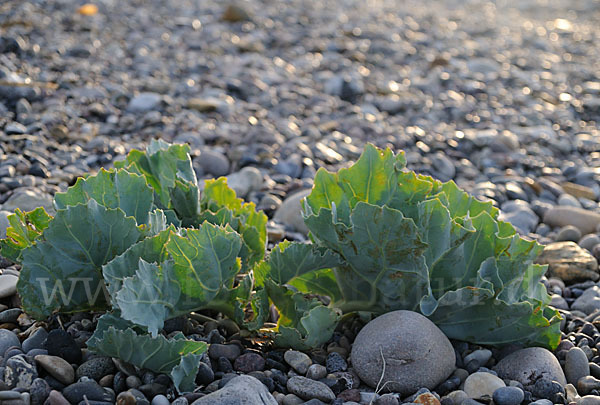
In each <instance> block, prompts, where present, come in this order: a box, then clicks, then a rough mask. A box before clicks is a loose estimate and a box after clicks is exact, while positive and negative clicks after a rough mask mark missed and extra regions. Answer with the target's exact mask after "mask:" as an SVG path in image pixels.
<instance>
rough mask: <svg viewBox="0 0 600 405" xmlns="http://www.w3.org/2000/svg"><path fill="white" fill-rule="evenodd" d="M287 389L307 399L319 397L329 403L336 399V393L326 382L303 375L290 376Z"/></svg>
mask: <svg viewBox="0 0 600 405" xmlns="http://www.w3.org/2000/svg"><path fill="white" fill-rule="evenodd" d="M287 389H288V391H289V392H291V393H292V394H295V395H297V396H299V397H300V398H302V399H304V400H306V401H310V400H311V399H318V400H319V401H323V402H327V403H329V402H331V401H333V400H334V399H335V394H334V393H333V391H332V390H331V388H329V387H328V386H327V385H325V383H322V382H320V381H315V380H311V379H310V378H306V377H302V376H293V377H292V378H290V379H289V380H288V382H287Z"/></svg>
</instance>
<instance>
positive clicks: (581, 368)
mask: <svg viewBox="0 0 600 405" xmlns="http://www.w3.org/2000/svg"><path fill="white" fill-rule="evenodd" d="M565 375H566V377H567V382H568V383H569V384H573V385H577V381H579V379H580V378H581V377H585V376H588V375H590V363H589V362H588V358H587V356H586V355H585V352H584V351H583V350H581V349H580V348H579V347H572V348H571V349H569V351H568V352H567V356H566V358H565Z"/></svg>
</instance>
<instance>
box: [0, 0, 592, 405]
mask: <svg viewBox="0 0 600 405" xmlns="http://www.w3.org/2000/svg"><path fill="white" fill-rule="evenodd" d="M96 4H97V6H98V12H97V14H95V15H92V16H88V15H82V14H81V13H78V8H79V6H80V5H81V4H80V3H79V2H74V1H71V0H68V1H67V0H57V1H44V0H38V1H31V0H29V1H27V0H4V1H3V2H1V3H0V140H1V143H0V204H2V205H1V207H0V208H1V211H0V236H4V235H3V232H5V229H6V226H7V224H6V215H7V214H8V213H9V212H10V211H12V210H13V209H14V208H17V207H19V208H22V209H32V208H34V207H37V206H39V205H43V206H46V207H48V208H49V209H50V210H51V198H52V195H53V194H54V193H55V192H56V191H59V190H64V189H66V187H68V185H70V184H73V182H74V179H75V178H76V176H78V175H81V174H83V173H86V172H90V171H92V172H93V171H96V170H98V169H99V168H100V167H102V166H105V167H109V166H110V165H111V162H113V161H114V160H118V159H121V158H123V156H124V155H125V154H126V153H127V152H128V151H129V150H131V149H132V148H143V147H144V146H145V145H146V144H147V143H148V141H149V140H150V139H153V138H162V139H164V140H167V141H170V142H188V143H190V145H191V146H192V155H193V159H194V167H195V169H196V171H197V174H198V177H199V178H212V177H215V176H222V175H228V176H229V177H230V183H235V184H237V186H236V190H237V191H238V193H239V194H241V195H242V196H243V197H245V198H246V199H247V200H249V201H254V202H256V203H257V205H258V207H259V208H261V209H263V210H265V212H266V213H267V214H268V215H269V217H270V218H271V219H273V220H272V221H271V222H270V223H269V237H270V243H276V242H278V241H279V240H281V239H282V238H284V237H285V238H288V239H295V240H304V239H305V238H306V236H305V228H304V227H303V224H302V222H301V220H300V217H299V214H298V196H299V195H301V194H296V193H297V192H298V191H299V190H303V189H307V188H310V187H311V185H312V178H313V176H314V174H315V172H316V170H317V169H318V168H320V167H326V168H328V169H332V170H333V169H338V168H340V167H344V166H348V165H349V164H350V163H351V162H352V161H353V160H355V159H356V158H357V157H358V156H359V154H360V152H361V151H362V147H363V145H364V144H365V143H366V142H371V143H374V144H375V145H377V146H382V147H383V146H390V147H392V148H393V149H394V150H399V149H403V150H405V151H406V153H407V158H408V166H409V168H411V169H413V170H416V171H418V172H421V173H425V174H430V175H432V176H434V177H436V178H439V179H440V180H443V181H447V180H451V179H452V180H454V181H456V182H457V183H458V184H459V185H460V186H461V187H463V188H464V189H466V190H468V191H470V192H472V193H473V194H474V195H476V196H478V197H481V198H485V199H491V200H492V201H493V202H494V204H496V205H497V206H498V207H500V208H501V209H502V216H503V219H504V220H506V221H509V222H511V223H512V224H513V225H515V227H516V228H517V229H518V230H519V232H520V233H521V234H522V235H524V236H527V237H529V238H533V239H537V240H539V241H540V242H542V243H545V244H548V247H547V248H546V250H545V251H544V253H543V255H542V257H541V258H540V261H541V262H544V263H548V264H550V267H549V273H548V277H549V280H547V281H546V283H547V285H548V289H549V291H550V292H551V293H552V294H553V305H554V306H556V307H557V308H559V309H561V310H562V311H563V313H564V315H565V321H564V322H563V325H562V330H563V333H564V338H565V339H563V343H561V345H560V346H559V348H558V349H557V351H556V352H555V353H553V354H551V353H550V352H535V353H533V354H531V353H529V352H526V353H524V352H518V353H517V355H516V356H514V355H511V354H510V353H513V352H515V350H516V349H517V348H510V349H504V350H497V349H493V350H489V348H484V347H476V346H473V345H467V344H465V343H461V342H452V345H453V348H454V351H455V353H456V367H457V368H456V369H454V366H452V369H453V370H454V371H452V370H450V372H451V373H452V374H451V376H450V377H449V378H448V379H447V380H446V381H445V382H443V383H442V384H441V385H439V386H438V387H436V388H435V389H433V390H432V392H435V393H434V394H429V393H427V392H425V391H418V393H419V394H420V395H417V396H414V395H413V396H408V397H407V395H398V394H397V393H396V394H394V393H390V394H386V395H379V394H375V393H374V392H373V389H372V388H368V387H367V386H366V385H364V384H361V381H360V380H359V378H358V376H357V375H356V372H355V371H354V370H353V367H352V364H351V362H350V361H349V351H350V350H351V349H352V342H353V340H354V338H355V337H356V335H357V333H358V331H359V330H360V329H361V328H362V326H363V325H362V324H361V323H359V322H354V323H352V324H349V325H345V326H344V329H343V331H342V332H341V333H340V334H338V335H336V336H335V339H334V341H333V342H331V343H330V344H329V345H328V346H327V347H325V348H323V349H321V350H317V351H314V352H311V353H308V355H309V356H307V355H306V354H301V353H298V352H293V353H291V354H290V353H286V354H284V353H283V352H280V351H269V352H268V353H261V352H258V351H254V349H253V348H252V347H250V346H249V345H248V344H246V342H242V343H240V342H239V341H238V340H237V339H238V338H239V334H237V331H236V330H235V328H232V327H231V325H230V324H229V323H228V322H226V321H223V320H215V321H208V322H206V319H204V320H203V321H201V322H200V321H198V320H194V319H188V320H184V321H185V322H187V323H188V324H189V326H190V327H192V328H194V329H195V330H199V331H200V332H202V333H203V334H204V335H206V336H207V337H209V338H210V341H211V342H213V343H217V344H223V346H222V347H220V346H216V345H213V347H217V348H219V350H222V353H221V354H214V353H215V352H218V351H219V350H216V349H213V354H212V355H211V354H210V353H209V356H208V358H206V359H205V360H206V362H205V367H204V368H203V371H204V374H202V375H201V376H199V379H198V380H197V381H198V383H199V388H198V390H197V392H196V393H192V394H188V395H186V396H184V397H179V398H177V399H175V395H174V391H173V388H172V386H171V385H170V382H169V381H168V379H165V376H160V375H158V376H155V375H153V374H152V373H149V372H144V371H136V370H132V369H131V367H127V365H123V364H120V363H118V362H117V364H116V365H115V364H114V363H113V362H112V361H111V360H110V359H106V358H102V357H94V356H93V355H91V354H90V353H88V352H87V351H86V350H85V341H86V339H87V337H89V335H90V332H91V331H93V329H94V320H95V318H94V317H93V316H92V315H91V314H78V315H75V316H73V317H70V318H69V317H67V318H65V319H63V325H62V327H64V330H66V331H67V333H65V332H62V329H61V327H60V325H59V324H58V322H57V321H56V320H53V321H52V322H50V323H48V324H46V325H45V327H44V328H41V329H39V328H37V326H40V325H34V326H35V327H34V328H31V324H30V323H29V322H28V321H27V319H26V317H19V315H20V310H19V309H18V300H17V297H16V296H15V295H14V294H15V283H16V280H17V277H16V276H18V270H19V269H18V267H16V266H10V263H7V262H6V261H4V263H3V265H2V266H1V267H4V269H3V272H2V275H0V298H1V299H2V301H1V302H2V303H3V304H2V305H3V306H2V309H3V311H2V312H0V321H1V322H0V323H1V324H0V352H1V353H4V356H3V359H2V361H1V362H0V364H1V366H0V368H3V370H4V371H3V372H2V373H0V379H1V378H2V377H4V381H0V389H2V390H3V391H0V401H2V403H5V402H6V403H7V404H8V403H11V404H17V403H33V404H42V403H44V402H45V401H46V402H47V403H49V404H65V403H67V402H66V401H68V402H70V403H79V401H81V399H82V398H83V395H84V394H85V395H86V396H87V398H88V400H90V402H89V403H92V402H93V403H102V402H103V401H104V402H114V401H115V398H120V399H118V401H119V403H122V404H132V403H140V404H141V403H149V402H152V404H155V405H159V404H168V403H169V402H171V403H177V404H178V405H184V404H187V403H192V402H193V401H196V400H198V401H202V400H201V399H198V398H200V397H202V396H203V395H205V394H207V393H209V392H214V391H217V390H219V388H222V389H223V390H225V389H227V390H229V391H231V393H232V394H231V395H234V396H235V395H238V396H239V395H246V394H247V393H248V392H257V393H259V394H257V395H258V396H257V397H256V399H252V398H251V397H247V398H246V400H247V402H246V403H272V402H273V401H276V402H278V403H284V404H297V403H303V402H304V401H305V400H308V402H307V403H311V404H318V403H322V402H325V403H330V402H333V403H352V401H354V402H359V403H363V404H367V403H375V404H396V403H399V402H417V403H422V404H427V405H436V404H438V402H439V400H440V399H441V402H442V403H443V404H444V405H461V404H463V405H477V403H478V402H476V400H479V401H480V402H482V403H488V402H489V401H490V398H492V397H493V401H494V402H495V403H496V404H498V405H518V404H519V403H521V402H523V403H529V402H533V401H536V404H537V405H550V404H551V403H561V404H567V403H573V402H577V403H580V404H584V405H590V404H600V396H599V395H600V380H598V379H599V378H600V366H599V365H598V364H600V355H599V354H598V349H599V348H600V346H597V345H598V344H600V332H599V329H598V326H600V315H599V314H600V312H599V311H600V304H599V303H600V287H599V285H600V284H597V281H598V279H600V274H599V273H598V263H597V259H598V258H600V235H599V233H598V232H599V231H600V229H599V227H598V225H600V206H599V204H598V201H599V197H600V182H599V180H600V132H599V130H598V125H597V119H598V117H600V75H599V73H598V72H599V71H600V51H599V48H598V47H597V43H598V40H600V29H599V28H598V21H599V18H600V6H599V5H598V3H597V2H595V1H593V0H578V1H569V0H559V1H549V0H547V1H542V0H539V1H533V0H527V1H522V2H508V1H496V2H485V1H481V0H472V1H456V0H450V1H434V0H422V1H412V0H411V1H402V2H398V1H387V0H368V1H367V0H362V1H355V0H340V1H314V0H290V1H285V2H275V1H269V0H264V1H258V0H254V1H249V2H245V3H237V4H236V5H228V4H227V3H226V2H219V1H214V0H207V1H189V0H181V1H176V2H163V1H158V0H144V1H142V0H132V1H117V0H104V1H98V2H97V3H96ZM247 167H252V168H256V169H258V170H259V173H260V174H261V176H262V180H261V181H250V180H249V176H250V177H252V175H253V174H255V173H256V170H254V169H252V170H250V169H247ZM249 173H250V174H249ZM261 176H259V178H260V177H261ZM565 258H566V259H567V260H566V261H565ZM33 330H36V332H35V333H32V332H33ZM210 331H212V332H210ZM13 332H14V333H13ZM48 332H50V334H48ZM19 338H20V339H19ZM25 338H26V339H25ZM81 348H83V349H84V350H83V352H82V350H80V349H81ZM539 350H541V349H539ZM231 352H233V354H231ZM223 353H225V354H223ZM227 353H229V354H227ZM528 353H529V354H528ZM40 355H41V356H44V355H50V358H44V357H38V358H36V359H35V361H34V360H33V358H34V357H35V356H40ZM243 356H246V357H243ZM511 356H512V357H511ZM525 356H530V357H525ZM56 358H62V359H64V360H66V362H65V361H63V362H62V363H61V362H60V361H57V360H56ZM240 358H242V359H243V360H239V359H240ZM524 358H531V360H530V363H531V370H538V371H539V372H540V373H541V371H540V370H547V372H546V371H544V373H541V374H540V375H539V376H538V377H536V380H535V381H529V380H523V379H519V377H518V375H517V374H515V373H516V371H514V370H515V368H516V367H518V366H519V365H521V366H522V364H523V363H527V362H526V361H524V360H523V359H524ZM221 359H225V360H221ZM501 362H504V363H502V364H501ZM63 363H66V366H65V365H64V364H63ZM240 364H244V365H245V366H243V367H242V366H240ZM248 364H250V366H248ZM507 364H508V365H507ZM73 366H74V367H73ZM60 367H62V369H61V368H60ZM69 367H71V368H70V369H69ZM57 369H58V370H59V371H60V372H63V373H67V377H68V376H69V373H71V374H73V372H74V371H75V375H74V376H73V378H77V379H78V380H79V382H76V383H73V381H74V380H73V378H66V379H65V380H64V381H63V382H61V381H60V378H57V377H56V376H57V375H61V374H60V372H59V371H57ZM69 370H70V371H69ZM494 370H495V371H494ZM506 370H509V371H506ZM511 370H512V371H511ZM531 370H530V371H531ZM563 370H564V373H563ZM235 371H237V373H238V374H240V373H245V374H251V375H253V376H254V377H256V378H258V379H259V380H260V381H262V382H263V384H264V385H261V384H260V383H259V385H258V386H257V385H255V384H256V381H255V380H253V379H238V380H236V383H233V382H232V383H231V384H228V385H227V386H226V387H225V388H223V387H224V385H225V382H227V381H229V380H230V379H231V378H232V377H233V376H234V372H235ZM425 371H427V370H425ZM521 371H522V370H521ZM494 374H497V375H498V376H499V377H497V376H496V375H494ZM15 376H17V377H15ZM62 376H63V378H64V375H62ZM302 376H306V377H308V378H303V377H302ZM492 377H493V378H492ZM65 382H68V384H67V383H65ZM78 384H79V385H78ZM98 384H99V385H100V386H101V387H104V389H103V388H100V387H99V386H98ZM319 384H321V385H319ZM323 384H324V385H323ZM505 385H507V386H508V387H506V388H505V387H504V386H505ZM265 389H266V391H265ZM223 390H219V391H217V392H220V393H223V392H224V391H223ZM263 391H265V392H263ZM267 391H268V392H267ZM82 392H83V393H84V394H82ZM269 392H270V393H271V394H269ZM380 394H383V392H381V393H380ZM213 395H215V394H213ZM223 395H224V394H223ZM436 395H437V396H436ZM259 397H260V398H259ZM65 398H66V399H65ZM92 398H93V399H94V400H95V401H98V402H94V401H92ZM136 398H137V399H136ZM211 398H212V399H211ZM207 401H208V402H207ZM218 401H219V400H217V399H214V397H207V399H206V400H205V402H198V404H200V403H225V402H218ZM248 401H250V402H248ZM259 401H263V402H259Z"/></svg>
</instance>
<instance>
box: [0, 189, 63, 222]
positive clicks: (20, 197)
mask: <svg viewBox="0 0 600 405" xmlns="http://www.w3.org/2000/svg"><path fill="white" fill-rule="evenodd" d="M37 207H44V209H45V210H46V211H47V212H48V213H49V214H51V215H54V213H55V211H54V207H53V206H52V196H51V195H50V194H46V193H44V192H42V191H39V190H34V189H26V188H21V189H18V190H17V191H15V193H14V194H13V195H11V196H10V197H9V198H8V200H6V201H5V202H4V204H2V210H3V211H10V212H13V211H14V210H15V208H19V209H21V210H22V211H31V210H34V209H36V208H37Z"/></svg>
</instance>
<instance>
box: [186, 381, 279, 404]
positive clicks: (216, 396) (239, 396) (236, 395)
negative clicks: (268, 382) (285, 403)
mask: <svg viewBox="0 0 600 405" xmlns="http://www.w3.org/2000/svg"><path fill="white" fill-rule="evenodd" d="M192 405H277V401H276V400H275V398H273V395H271V393H270V392H269V390H268V389H267V387H265V385H264V384H263V383H261V382H260V381H258V380H257V379H256V378H254V377H251V376H249V375H240V376H239V377H235V378H233V379H231V380H230V381H229V382H228V383H227V384H226V385H225V386H224V387H223V388H221V389H220V390H218V391H215V392H213V393H211V394H208V395H206V396H204V397H202V398H199V399H197V400H195V401H194V402H192Z"/></svg>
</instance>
